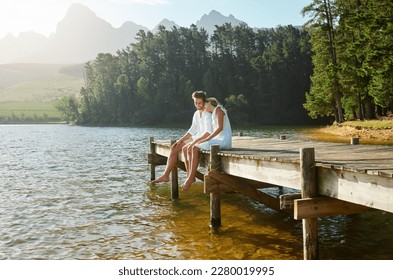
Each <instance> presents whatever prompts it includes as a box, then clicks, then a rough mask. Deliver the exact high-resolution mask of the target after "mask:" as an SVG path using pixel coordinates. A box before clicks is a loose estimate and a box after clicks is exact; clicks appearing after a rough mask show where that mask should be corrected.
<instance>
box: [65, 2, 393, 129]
mask: <svg viewBox="0 0 393 280" xmlns="http://www.w3.org/2000/svg"><path fill="white" fill-rule="evenodd" d="M302 12H303V13H304V15H309V16H310V21H309V22H308V23H307V24H306V25H305V26H304V27H302V28H297V27H293V26H291V25H288V26H278V27H277V28H271V29H257V30H256V29H252V28H250V27H249V26H247V25H246V24H241V25H239V26H236V27H233V26H232V25H231V24H224V25H222V26H216V30H215V31H214V34H212V35H211V36H209V34H207V32H206V31H205V30H203V29H198V28H197V27H196V26H195V25H191V26H190V28H184V27H180V28H177V27H173V28H172V29H171V30H167V29H165V27H163V26H160V27H159V29H158V31H157V32H156V33H155V34H153V33H151V32H144V31H140V32H139V33H138V34H137V41H136V43H134V44H131V45H130V46H128V47H127V48H125V49H122V50H119V51H118V52H117V53H116V54H115V55H113V54H103V53H101V54H98V56H97V57H96V59H95V60H93V61H90V62H88V63H87V64H86V65H85V86H84V87H83V88H82V89H81V92H80V93H81V98H80V99H77V98H75V97H71V96H70V97H66V98H64V99H63V100H61V102H60V103H59V104H58V108H59V109H60V111H61V112H62V114H63V117H64V118H65V119H66V120H67V121H72V122H77V123H79V124H105V125H159V124H178V123H184V122H187V123H188V122H189V120H190V118H191V115H192V113H193V111H194V107H193V104H192V100H191V93H192V92H193V91H195V90H204V91H206V92H207V95H208V96H214V97H216V98H217V99H218V100H220V101H221V102H222V103H223V104H224V106H225V107H226V108H227V109H228V112H229V114H230V118H231V121H232V122H233V123H234V124H243V125H244V124H257V125H258V124H310V123H312V122H311V121H312V119H317V120H319V121H322V120H323V121H324V122H326V121H330V122H331V121H336V122H338V123H341V122H343V121H344V120H346V119H353V118H359V119H364V118H366V119H372V118H376V117H377V116H381V115H386V114H387V113H388V112H389V111H391V110H392V107H393V102H392V96H393V94H392V73H393V72H392V62H393V56H392V49H393V48H392V43H393V40H392V39H393V38H392V34H393V33H392V23H391V22H392V3H391V1H390V0H380V1H377V0H368V1H366V0H345V1H344V0H314V1H312V3H311V4H310V5H308V6H306V7H304V9H303V11H302Z"/></svg>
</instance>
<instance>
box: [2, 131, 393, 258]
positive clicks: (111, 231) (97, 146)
mask: <svg viewBox="0 0 393 280" xmlns="http://www.w3.org/2000/svg"><path fill="white" fill-rule="evenodd" d="M301 131H302V129H299V128H290V127H289V128H288V127H265V128H260V129H254V130H244V131H243V133H244V135H251V136H258V137H276V138H277V137H279V135H281V134H285V135H287V137H288V138H289V139H293V138H296V139H302V134H301ZM184 132H185V128H107V127H79V126H68V125H0V138H1V148H0V149H1V156H0V225H1V227H0V236H1V240H0V259H3V260H4V259H11V260H31V259H51V260H65V259H71V260H76V259H84V260H86V259H89V260H90V259H99V260H106V259H114V260H122V259H124V260H125V259H135V260H190V259H193V260H221V259H224V260H228V259H231V260H263V259H265V260H301V259H303V241H302V240H303V237H302V223H301V221H295V220H293V219H291V218H290V217H289V216H288V215H286V214H284V213H279V212H276V211H274V210H270V209H268V208H266V207H265V206H263V205H261V204H259V203H257V202H254V201H252V200H250V199H248V198H245V197H243V196H241V195H238V194H226V195H223V196H222V210H221V211H222V227H221V228H220V230H219V232H218V233H214V232H212V230H211V229H210V226H209V223H210V217H209V196H208V195H207V194H204V193H203V185H202V183H201V182H198V183H196V184H194V185H193V186H192V187H191V189H190V191H189V192H185V193H183V192H180V199H179V200H177V201H172V200H171V193H170V185H169V184H162V185H157V186H151V185H149V184H148V181H149V180H150V171H149V166H148V163H147V150H148V138H149V137H150V136H152V137H154V138H155V139H177V138H179V137H180V136H181V135H183V133H184ZM234 133H238V131H236V130H234ZM156 170H157V174H160V172H161V171H162V170H163V167H157V169H156ZM179 174H180V180H182V179H184V173H183V172H179ZM392 217H393V215H392V214H391V213H385V212H382V211H372V212H368V213H362V214H356V215H351V216H335V217H329V218H323V219H320V223H319V233H320V236H319V238H320V256H321V259H375V260H378V259H393V240H392V239H391V233H392V232H393V219H392Z"/></svg>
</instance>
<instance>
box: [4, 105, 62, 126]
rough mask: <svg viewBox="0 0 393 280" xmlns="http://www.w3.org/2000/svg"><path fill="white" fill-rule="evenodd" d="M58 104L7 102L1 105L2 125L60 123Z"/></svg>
mask: <svg viewBox="0 0 393 280" xmlns="http://www.w3.org/2000/svg"><path fill="white" fill-rule="evenodd" d="M55 105H56V102H6V103H0V123H19V122H40V123H41V122H59V121H60V119H61V115H60V112H59V111H58V110H57V109H56V107H55Z"/></svg>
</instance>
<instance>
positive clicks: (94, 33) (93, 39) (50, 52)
mask: <svg viewBox="0 0 393 280" xmlns="http://www.w3.org/2000/svg"><path fill="white" fill-rule="evenodd" d="M141 29H143V30H146V31H147V30H148V28H146V27H144V26H141V25H137V24H135V23H133V22H125V23H124V24H123V25H122V26H121V27H120V28H114V27H112V25H111V24H109V23H108V22H106V21H105V20H103V19H101V18H99V17H97V16H96V15H95V14H94V13H93V12H92V11H91V10H90V9H89V8H87V7H86V6H84V5H82V4H77V3H75V4H72V5H71V6H70V8H69V10H68V12H67V14H66V16H65V17H64V19H63V20H61V21H60V22H59V23H58V25H57V28H56V32H55V33H54V34H53V35H52V36H51V37H49V38H47V39H46V42H45V44H41V48H38V47H37V48H30V49H27V50H23V51H20V52H19V56H16V55H15V54H13V55H7V56H3V55H2V54H1V55H0V63H9V62H14V63H15V62H18V63H21V62H23V63H81V62H86V61H88V60H91V59H94V58H95V57H96V56H97V54H98V53H115V52H116V51H117V50H118V49H122V48H125V47H126V46H128V45H129V44H130V43H132V42H134V41H135V36H136V34H137V33H138V32H139V30H141ZM5 39H7V38H5ZM9 42H10V40H9V39H7V40H4V39H2V40H0V50H1V49H2V48H4V49H9V47H10V43H9ZM40 42H41V41H40ZM27 46H29V45H27Z"/></svg>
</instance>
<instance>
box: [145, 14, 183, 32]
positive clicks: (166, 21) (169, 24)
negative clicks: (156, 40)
mask: <svg viewBox="0 0 393 280" xmlns="http://www.w3.org/2000/svg"><path fill="white" fill-rule="evenodd" d="M161 25H162V26H164V27H165V29H166V30H171V29H172V28H173V27H177V28H179V27H180V25H178V24H176V22H174V21H172V20H169V19H166V18H165V19H163V20H162V21H161V22H160V23H159V24H157V25H156V26H155V27H154V28H153V29H152V30H151V32H152V33H153V34H155V33H157V31H158V27H159V26H161Z"/></svg>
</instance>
